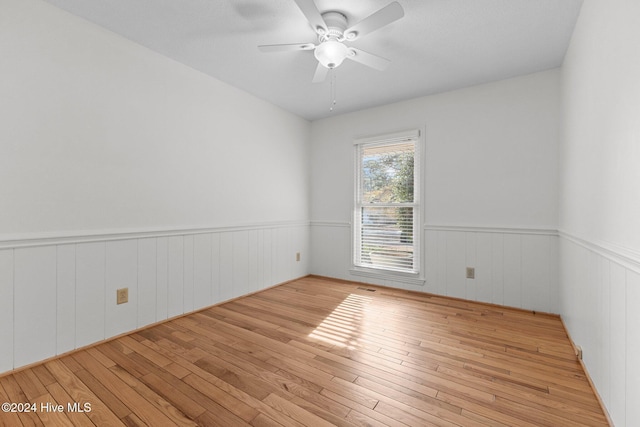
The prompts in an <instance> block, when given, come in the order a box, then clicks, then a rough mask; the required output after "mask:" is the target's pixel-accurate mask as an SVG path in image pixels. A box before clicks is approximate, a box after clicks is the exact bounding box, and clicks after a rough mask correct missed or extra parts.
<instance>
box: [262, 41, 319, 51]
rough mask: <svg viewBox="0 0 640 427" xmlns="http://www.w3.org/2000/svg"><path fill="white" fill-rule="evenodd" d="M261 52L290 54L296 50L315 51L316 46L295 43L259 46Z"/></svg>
mask: <svg viewBox="0 0 640 427" xmlns="http://www.w3.org/2000/svg"><path fill="white" fill-rule="evenodd" d="M258 49H260V51H261V52H289V51H294V50H313V49H315V45H314V44H312V43H294V44H264V45H262V46H258Z"/></svg>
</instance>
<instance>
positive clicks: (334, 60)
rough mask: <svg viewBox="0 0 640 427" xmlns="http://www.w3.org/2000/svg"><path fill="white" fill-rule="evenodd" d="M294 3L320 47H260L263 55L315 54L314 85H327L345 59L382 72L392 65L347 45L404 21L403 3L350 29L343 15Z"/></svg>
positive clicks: (309, 2)
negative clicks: (316, 65)
mask: <svg viewBox="0 0 640 427" xmlns="http://www.w3.org/2000/svg"><path fill="white" fill-rule="evenodd" d="M294 1H295V2H296V4H297V5H298V7H299V8H300V10H301V11H302V13H303V14H304V16H305V17H306V18H307V20H308V21H309V24H310V25H311V27H312V28H313V29H314V30H315V32H316V34H317V35H318V44H317V45H314V44H313V43H295V44H272V45H262V46H258V49H260V50H261V51H262V52H282V51H298V50H313V51H314V52H313V53H314V55H315V57H316V59H317V60H318V67H317V68H316V72H315V74H314V76H313V82H314V83H320V82H322V81H324V79H325V78H326V76H327V73H328V72H329V70H330V69H332V68H336V67H337V66H339V65H340V64H342V61H344V60H345V59H346V58H348V59H351V60H352V61H356V62H359V63H361V64H364V65H366V66H368V67H371V68H374V69H376V70H380V71H382V70H384V69H385V68H386V67H387V66H388V65H389V63H390V61H389V60H388V59H385V58H382V57H380V56H377V55H373V54H371V53H368V52H365V51H363V50H360V49H357V48H355V47H351V46H347V45H345V44H344V42H351V41H354V40H356V39H358V38H359V37H362V36H364V35H365V34H368V33H370V32H372V31H375V30H377V29H379V28H382V27H384V26H385V25H388V24H390V23H392V22H394V21H397V20H398V19H400V18H402V17H403V16H404V10H403V9H402V6H400V3H398V2H397V1H394V2H392V3H390V4H388V5H387V6H385V7H383V8H382V9H380V10H378V11H377V12H375V13H373V14H372V15H369V16H368V17H366V18H364V19H363V20H361V21H360V22H358V23H356V24H354V25H351V26H350V25H349V22H348V20H347V17H346V16H345V15H344V14H342V13H340V12H337V11H328V12H324V13H320V11H319V10H318V8H317V7H316V5H315V3H314V1H313V0H294Z"/></svg>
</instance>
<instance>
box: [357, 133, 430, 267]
mask: <svg viewBox="0 0 640 427" xmlns="http://www.w3.org/2000/svg"><path fill="white" fill-rule="evenodd" d="M356 159H357V164H356V200H355V213H354V224H355V227H354V258H355V259H354V264H355V265H356V267H365V268H373V269H382V270H391V271H399V272H409V273H417V272H418V271H419V262H418V261H419V259H420V257H419V244H418V243H419V242H418V239H419V224H418V221H419V218H420V215H419V197H418V195H419V194H420V192H419V191H418V189H419V159H420V156H419V153H418V134H417V132H411V133H406V134H394V135H391V136H388V137H386V138H384V137H381V138H377V139H373V138H368V139H363V140H359V141H356Z"/></svg>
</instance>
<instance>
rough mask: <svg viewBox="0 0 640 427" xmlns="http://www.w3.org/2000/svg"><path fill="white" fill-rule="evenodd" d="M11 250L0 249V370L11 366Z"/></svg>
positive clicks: (6, 369) (3, 370) (2, 370)
mask: <svg viewBox="0 0 640 427" xmlns="http://www.w3.org/2000/svg"><path fill="white" fill-rule="evenodd" d="M13 252H14V251H13V250H12V249H4V250H0V342H1V343H2V351H0V372H5V371H8V370H10V369H11V368H13V365H14V364H13Z"/></svg>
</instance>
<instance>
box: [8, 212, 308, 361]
mask: <svg viewBox="0 0 640 427" xmlns="http://www.w3.org/2000/svg"><path fill="white" fill-rule="evenodd" d="M309 234H310V232H309V224H308V223H299V222H292V223H278V224H264V225H254V226H244V227H224V228H222V227H221V228H218V229H216V228H211V229H206V230H194V231H191V230H185V231H179V230H176V231H162V232H157V233H154V232H144V233H138V234H135V235H128V234H126V233H123V234H112V235H109V234H106V233H101V234H99V235H95V236H77V237H73V236H66V237H60V238H43V239H41V240H37V239H25V240H24V241H19V240H14V241H11V242H0V342H1V343H2V345H1V346H0V373H2V372H6V371H10V370H12V369H14V368H18V367H21V366H25V365H28V364H31V363H35V362H38V361H40V360H43V359H46V358H49V357H53V356H55V355H58V354H62V353H65V352H68V351H71V350H73V349H76V348H79V347H83V346H86V345H89V344H92V343H95V342H98V341H101V340H104V339H107V338H110V337H113V336H116V335H119V334H122V333H126V332H129V331H132V330H135V329H137V328H140V327H144V326H146V325H149V324H152V323H155V322H158V321H162V320H165V319H167V318H170V317H174V316H179V315H182V314H184V313H187V312H191V311H194V310H198V309H200V308H204V307H207V306H210V305H212V304H216V303H219V302H222V301H225V300H228V299H231V298H236V297H239V296H242V295H245V294H247V293H250V292H255V291H258V290H260V289H264V288H267V287H270V286H273V285H276V284H278V283H281V282H285V281H287V280H292V279H295V278H299V277H302V276H305V275H307V274H309V263H308V260H310V259H311V258H310V244H309ZM297 252H300V254H301V260H300V261H296V253H297ZM125 287H126V288H128V289H129V301H128V303H125V304H120V305H118V304H116V290H117V289H120V288H125Z"/></svg>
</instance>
